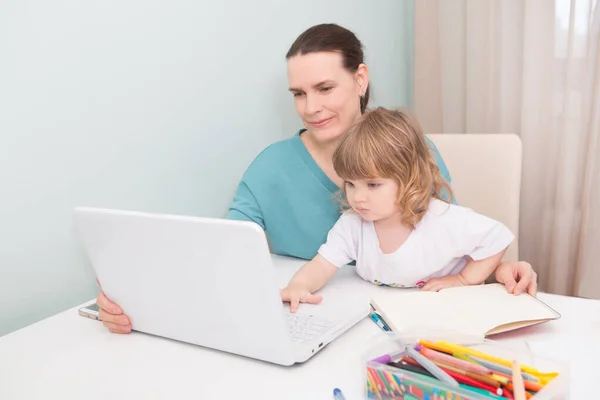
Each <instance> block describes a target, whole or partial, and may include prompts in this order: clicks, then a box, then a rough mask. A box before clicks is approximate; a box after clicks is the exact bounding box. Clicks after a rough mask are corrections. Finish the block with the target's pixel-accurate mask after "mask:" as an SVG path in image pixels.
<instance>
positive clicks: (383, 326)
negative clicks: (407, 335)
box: [370, 312, 391, 332]
mask: <svg viewBox="0 0 600 400" xmlns="http://www.w3.org/2000/svg"><path fill="white" fill-rule="evenodd" d="M370 317H371V319H372V320H373V322H375V323H376V324H377V326H378V327H380V328H381V329H382V330H383V331H385V332H391V329H390V327H389V326H388V325H387V324H386V323H385V321H384V320H383V319H382V318H381V317H380V316H379V314H377V313H375V312H374V313H371V315H370Z"/></svg>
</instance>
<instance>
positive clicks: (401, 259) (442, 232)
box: [319, 199, 514, 287]
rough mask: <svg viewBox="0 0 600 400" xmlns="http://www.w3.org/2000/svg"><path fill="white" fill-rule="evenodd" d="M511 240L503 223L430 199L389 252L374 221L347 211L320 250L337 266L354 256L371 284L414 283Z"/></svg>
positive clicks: (494, 250) (460, 265)
mask: <svg viewBox="0 0 600 400" xmlns="http://www.w3.org/2000/svg"><path fill="white" fill-rule="evenodd" d="M513 239H514V235H513V233H512V232H511V231H510V230H509V229H508V228H507V227H506V226H504V225H503V224H502V223H500V222H498V221H495V220H493V219H491V218H488V217H486V216H483V215H480V214H477V213H476V212H474V211H473V210H471V209H469V208H465V207H460V206H457V205H453V204H448V203H445V202H443V201H441V200H437V199H433V200H431V202H430V204H429V210H428V211H427V213H426V214H425V215H424V216H423V219H422V220H421V221H419V223H418V224H417V225H416V227H415V229H414V230H413V231H412V232H411V234H410V236H409V237H408V238H407V239H406V242H404V244H402V246H400V247H399V248H398V249H397V250H396V251H395V252H393V253H391V254H383V252H382V251H381V250H380V248H379V240H378V239H377V233H376V232H375V226H374V225H373V222H369V221H365V220H363V219H362V218H361V217H360V215H358V214H356V213H354V212H351V211H349V212H346V213H344V214H342V216H341V217H340V218H339V220H338V221H337V222H336V224H335V225H334V226H333V228H331V230H330V231H329V234H328V235H327V242H326V243H325V244H323V245H322V246H321V247H320V248H319V254H320V255H321V256H322V257H324V258H325V259H326V260H327V261H329V262H330V263H332V264H334V265H335V266H337V267H338V268H339V267H342V266H343V265H345V264H348V263H349V262H351V261H353V260H356V272H357V273H358V274H359V275H360V276H361V277H362V278H363V279H365V280H367V281H370V282H373V283H375V284H378V285H386V286H394V287H415V286H421V285H422V284H423V282H427V280H429V279H431V278H436V277H442V276H446V275H450V274H457V273H459V272H460V271H461V270H462V269H463V268H464V267H465V265H466V264H467V262H468V260H469V258H468V257H470V258H472V259H473V260H476V261H477V260H482V259H485V258H488V257H490V256H493V255H495V254H498V253H499V252H500V251H502V250H504V249H505V248H506V247H508V245H509V244H510V243H511V242H512V241H513ZM467 256H468V257H467Z"/></svg>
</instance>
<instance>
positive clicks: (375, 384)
mask: <svg viewBox="0 0 600 400" xmlns="http://www.w3.org/2000/svg"><path fill="white" fill-rule="evenodd" d="M367 376H368V377H370V378H371V385H372V386H373V390H374V391H375V394H376V395H377V398H378V399H380V400H381V398H382V397H381V390H380V389H379V387H378V382H377V379H375V374H374V370H373V369H372V368H367Z"/></svg>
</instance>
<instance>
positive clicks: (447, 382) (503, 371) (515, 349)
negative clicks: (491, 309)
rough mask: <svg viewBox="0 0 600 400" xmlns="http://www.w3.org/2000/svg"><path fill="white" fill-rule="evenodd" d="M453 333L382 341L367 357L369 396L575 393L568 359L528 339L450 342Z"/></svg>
mask: <svg viewBox="0 0 600 400" xmlns="http://www.w3.org/2000/svg"><path fill="white" fill-rule="evenodd" d="M449 337H451V335H446V336H441V339H436V338H435V337H427V338H426V339H424V340H414V338H409V339H412V340H407V338H402V337H397V336H395V335H393V334H388V335H387V338H385V339H383V340H382V341H381V342H380V343H375V344H374V345H373V347H372V348H371V350H370V351H369V352H368V354H367V355H366V357H365V361H366V368H365V375H364V381H365V398H367V399H380V400H388V399H421V400H441V399H444V400H446V399H452V400H487V399H507V398H508V399H517V400H518V399H519V398H520V396H524V397H523V398H524V399H533V400H563V399H568V398H569V396H568V392H569V385H568V384H569V366H568V364H566V363H563V362H558V361H556V360H552V359H548V358H545V357H541V356H538V355H536V354H534V353H533V352H531V350H530V349H529V347H528V346H527V344H526V342H511V343H510V344H509V343H499V342H495V341H492V340H487V339H486V340H485V341H483V342H481V341H477V342H474V343H472V344H469V343H465V341H464V340H463V341H461V342H460V343H461V345H457V344H456V343H451V342H449V341H448V340H447V339H448V338H449ZM463 339H464V338H463ZM407 347H409V348H410V349H409V350H407ZM415 351H416V352H417V353H418V354H415ZM423 357H425V358H426V359H425V360H423V359H422V358H423ZM514 360H516V361H517V363H518V364H517V365H518V366H517V367H515V370H516V371H520V374H518V373H515V374H514V375H513V361H514ZM430 364H433V366H431V365H430ZM424 365H425V366H426V367H427V368H425V367H424ZM440 370H441V371H442V372H441V373H440ZM440 374H441V376H440ZM519 375H520V378H519V377H518V376H519ZM513 378H515V380H513ZM521 382H522V385H521ZM520 388H521V389H520Z"/></svg>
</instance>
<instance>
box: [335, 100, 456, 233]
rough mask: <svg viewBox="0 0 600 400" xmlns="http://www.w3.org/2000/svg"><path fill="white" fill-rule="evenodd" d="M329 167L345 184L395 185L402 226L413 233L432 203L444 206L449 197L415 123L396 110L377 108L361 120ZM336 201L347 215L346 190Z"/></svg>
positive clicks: (406, 115) (449, 194)
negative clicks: (376, 181) (380, 180)
mask: <svg viewBox="0 0 600 400" xmlns="http://www.w3.org/2000/svg"><path fill="white" fill-rule="evenodd" d="M333 167H334V169H335V171H336V173H337V174H338V175H339V176H340V178H342V179H344V180H357V179H373V178H384V179H393V180H394V181H395V182H396V183H397V184H398V200H397V205H398V209H399V210H400V212H401V216H402V222H403V223H405V224H407V225H409V226H412V227H413V228H414V227H415V226H416V224H417V223H418V222H419V221H420V220H421V219H422V218H423V216H424V215H425V213H426V212H427V209H428V207H429V202H430V201H431V199H432V198H437V199H440V200H443V201H446V202H448V200H449V199H452V197H453V194H452V189H450V185H448V182H446V180H445V179H444V178H443V177H442V175H441V174H440V170H439V168H438V166H437V164H436V162H435V160H434V159H433V157H432V155H431V148H430V147H429V146H428V145H427V142H426V140H425V136H424V134H423V131H422V129H421V127H420V125H419V123H418V122H417V121H416V120H415V119H414V118H412V117H411V116H410V115H409V114H408V113H405V112H402V111H400V110H387V109H385V108H382V107H379V108H376V109H374V110H370V111H367V112H366V113H365V114H363V115H362V117H361V118H360V119H359V120H358V121H357V123H356V124H354V126H352V128H351V129H350V130H349V131H348V133H347V134H346V135H344V137H343V138H342V140H341V142H340V144H339V146H338V148H337V150H336V151H335V153H334V155H333ZM339 198H340V201H341V204H342V208H343V209H344V210H347V209H349V208H350V206H349V204H348V203H347V201H346V200H345V198H346V196H345V185H344V186H343V187H342V189H341V191H340V197H339Z"/></svg>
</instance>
